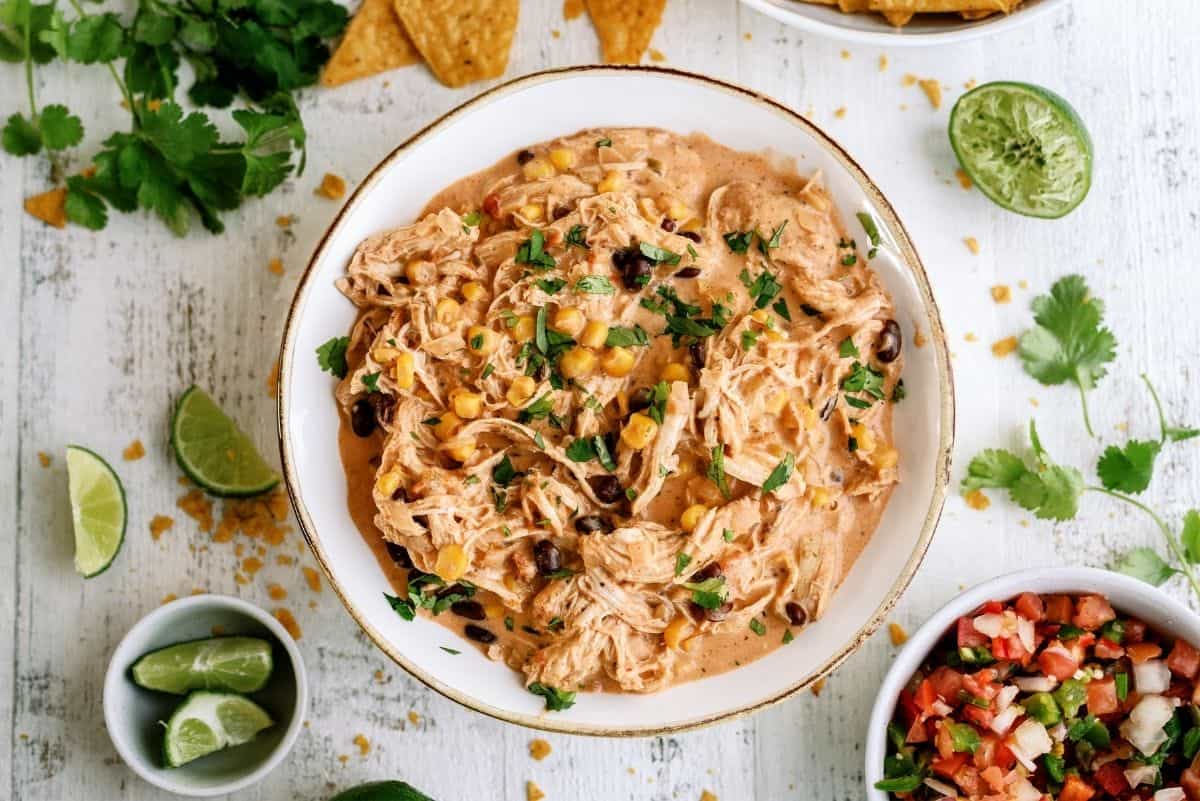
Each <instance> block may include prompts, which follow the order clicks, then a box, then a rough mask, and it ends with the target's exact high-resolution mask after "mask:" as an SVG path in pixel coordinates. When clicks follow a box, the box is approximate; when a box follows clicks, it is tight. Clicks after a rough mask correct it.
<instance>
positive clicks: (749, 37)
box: [742, 31, 754, 42]
mask: <svg viewBox="0 0 1200 801" xmlns="http://www.w3.org/2000/svg"><path fill="white" fill-rule="evenodd" d="M742 38H743V39H745V40H746V41H747V42H751V41H754V34H752V33H750V31H746V32H745V33H743V34H742Z"/></svg>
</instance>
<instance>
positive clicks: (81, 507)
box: [67, 445, 126, 578]
mask: <svg viewBox="0 0 1200 801" xmlns="http://www.w3.org/2000/svg"><path fill="white" fill-rule="evenodd" d="M67 479H68V485H69V492H70V496H71V521H72V524H73V526H74V529H75V570H76V572H78V573H79V575H81V576H83V577H84V578H92V577H93V576H97V575H99V574H100V573H103V572H104V571H105V570H106V569H108V566H109V565H111V564H112V561H113V559H115V558H116V557H117V553H118V552H119V551H120V550H121V543H123V542H124V541H125V519H126V508H125V489H124V488H123V487H122V486H121V479H120V478H118V477H117V474H116V472H114V471H113V469H112V467H110V466H109V464H108V462H106V461H104V459H102V458H101V457H100V456H99V455H97V454H96V453H94V452H93V451H90V450H88V449H87V448H83V447H80V446H78V445H70V446H68V447H67Z"/></svg>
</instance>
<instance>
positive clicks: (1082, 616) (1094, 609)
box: [1071, 595, 1117, 631]
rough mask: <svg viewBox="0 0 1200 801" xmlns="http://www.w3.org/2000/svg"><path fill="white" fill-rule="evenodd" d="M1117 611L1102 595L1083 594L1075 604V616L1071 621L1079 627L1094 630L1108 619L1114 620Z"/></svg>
mask: <svg viewBox="0 0 1200 801" xmlns="http://www.w3.org/2000/svg"><path fill="white" fill-rule="evenodd" d="M1116 619H1117V613H1116V612H1114V611H1113V608H1112V604H1110V603H1109V602H1108V599H1107V598H1105V597H1104V596H1102V595H1085V596H1083V597H1082V598H1080V599H1079V602H1078V603H1077V604H1076V605H1075V617H1073V618H1071V622H1072V623H1074V624H1075V625H1076V626H1079V628H1081V629H1087V630H1088V631H1095V630H1096V629H1098V628H1100V627H1101V626H1103V625H1104V624H1105V623H1107V622H1108V621H1110V620H1116Z"/></svg>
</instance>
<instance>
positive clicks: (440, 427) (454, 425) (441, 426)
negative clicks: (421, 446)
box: [433, 412, 462, 442]
mask: <svg viewBox="0 0 1200 801" xmlns="http://www.w3.org/2000/svg"><path fill="white" fill-rule="evenodd" d="M460 425H462V418H461V417H459V416H458V415H457V414H455V413H454V412H443V413H442V415H441V416H440V417H439V418H438V421H437V423H436V424H435V425H434V426H433V435H434V436H435V437H437V438H438V439H440V440H441V441H442V442H445V441H446V440H448V439H450V438H451V437H453V436H454V432H455V431H458V427H459V426H460Z"/></svg>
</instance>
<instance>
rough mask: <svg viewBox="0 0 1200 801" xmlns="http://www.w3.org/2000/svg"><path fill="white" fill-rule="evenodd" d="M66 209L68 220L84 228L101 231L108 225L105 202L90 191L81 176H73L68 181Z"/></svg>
mask: <svg viewBox="0 0 1200 801" xmlns="http://www.w3.org/2000/svg"><path fill="white" fill-rule="evenodd" d="M65 209H66V212H67V219H68V220H70V221H71V222H73V223H75V224H76V225H82V226H83V227H84V228H88V229H91V230H93V231H99V230H100V229H101V228H103V227H104V226H105V225H107V224H108V209H107V208H106V207H105V205H104V201H103V200H102V199H101V198H100V196H99V195H96V194H94V193H93V192H90V191H88V189H87V185H86V182H85V181H84V179H83V178H82V177H81V176H78V175H72V176H71V177H70V178H68V179H67V200H66V204H65Z"/></svg>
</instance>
